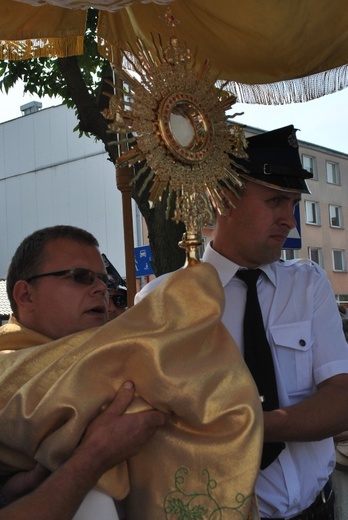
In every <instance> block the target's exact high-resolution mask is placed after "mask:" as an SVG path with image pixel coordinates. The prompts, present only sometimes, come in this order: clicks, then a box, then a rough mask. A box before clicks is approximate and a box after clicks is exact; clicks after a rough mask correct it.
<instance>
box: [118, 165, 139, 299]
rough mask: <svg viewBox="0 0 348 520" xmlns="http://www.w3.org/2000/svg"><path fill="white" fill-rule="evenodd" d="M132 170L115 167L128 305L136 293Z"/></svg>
mask: <svg viewBox="0 0 348 520" xmlns="http://www.w3.org/2000/svg"><path fill="white" fill-rule="evenodd" d="M131 181H132V170H131V168H127V167H122V168H120V167H117V168H116V185H117V188H118V189H119V190H120V192H121V194H122V212H123V233H124V250H125V261H126V278H127V304H128V307H132V306H133V305H134V296H135V293H136V278H135V261H134V236H133V215H132V187H131V186H130V183H131Z"/></svg>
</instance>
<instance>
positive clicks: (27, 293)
mask: <svg viewBox="0 0 348 520" xmlns="http://www.w3.org/2000/svg"><path fill="white" fill-rule="evenodd" d="M13 298H14V299H15V301H16V303H17V307H18V311H20V310H23V311H25V312H31V311H32V309H33V300H32V290H31V286H30V284H29V283H28V282H26V281H25V280H18V282H16V283H15V286H14V288H13Z"/></svg>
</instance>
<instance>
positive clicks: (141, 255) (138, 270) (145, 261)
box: [134, 246, 154, 276]
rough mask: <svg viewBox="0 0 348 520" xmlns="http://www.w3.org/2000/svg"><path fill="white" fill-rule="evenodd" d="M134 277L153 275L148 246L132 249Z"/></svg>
mask: <svg viewBox="0 0 348 520" xmlns="http://www.w3.org/2000/svg"><path fill="white" fill-rule="evenodd" d="M134 260H135V276H149V275H150V274H154V272H153V269H152V266H151V261H152V253H151V248H150V246H140V247H135V248H134Z"/></svg>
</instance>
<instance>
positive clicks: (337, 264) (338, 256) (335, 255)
mask: <svg viewBox="0 0 348 520" xmlns="http://www.w3.org/2000/svg"><path fill="white" fill-rule="evenodd" d="M332 259H333V270H334V271H338V272H341V273H342V272H343V273H344V272H346V271H347V262H346V254H345V251H344V249H334V250H333V251H332Z"/></svg>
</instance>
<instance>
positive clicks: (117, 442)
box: [75, 381, 168, 474]
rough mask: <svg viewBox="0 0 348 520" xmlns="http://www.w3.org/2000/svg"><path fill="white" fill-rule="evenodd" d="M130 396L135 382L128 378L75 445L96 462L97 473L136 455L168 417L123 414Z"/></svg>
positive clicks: (148, 414)
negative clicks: (97, 462) (78, 443)
mask: <svg viewBox="0 0 348 520" xmlns="http://www.w3.org/2000/svg"><path fill="white" fill-rule="evenodd" d="M133 396H134V385H133V383H132V382H130V381H127V382H126V383H124V384H123V385H122V387H121V388H120V390H119V391H118V392H117V394H116V396H115V398H114V400H113V401H112V403H111V404H110V405H109V406H108V407H107V408H106V409H105V410H104V411H103V412H102V413H101V414H100V415H98V416H97V417H96V418H95V419H93V421H92V422H91V423H90V425H89V426H88V428H87V429H86V432H85V434H84V436H83V438H82V441H81V443H80V445H79V447H78V448H77V450H79V451H80V452H81V454H84V455H85V456H86V457H88V458H89V459H90V460H91V462H92V463H93V464H94V466H95V461H96V460H98V461H99V464H98V466H99V470H100V474H103V473H105V471H107V470H109V469H110V468H112V467H114V466H116V465H117V464H119V463H120V462H122V461H124V460H126V459H128V458H129V457H132V456H133V455H136V453H138V451H139V450H140V448H141V446H142V445H143V444H144V443H145V442H146V440H147V439H148V438H149V437H150V436H151V435H153V434H154V433H155V431H156V429H157V428H158V426H162V425H163V424H165V422H166V420H167V418H168V415H167V414H165V413H162V412H159V411H157V410H150V411H145V412H138V413H131V414H124V412H125V411H126V409H127V408H128V406H129V404H130V403H131V401H132V399H133ZM75 453H76V452H75ZM86 462H87V461H86Z"/></svg>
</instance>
